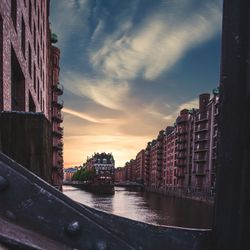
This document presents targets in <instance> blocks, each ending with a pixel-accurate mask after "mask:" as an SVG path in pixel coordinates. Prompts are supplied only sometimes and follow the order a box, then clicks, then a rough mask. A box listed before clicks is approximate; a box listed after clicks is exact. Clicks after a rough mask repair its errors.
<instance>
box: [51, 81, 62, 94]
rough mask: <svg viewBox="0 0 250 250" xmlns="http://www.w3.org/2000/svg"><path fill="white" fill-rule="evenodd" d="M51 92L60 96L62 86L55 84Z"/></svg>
mask: <svg viewBox="0 0 250 250" xmlns="http://www.w3.org/2000/svg"><path fill="white" fill-rule="evenodd" d="M52 89H53V91H56V92H57V94H58V95H62V94H63V91H64V87H63V85H61V84H59V83H57V84H56V85H53V86H52Z"/></svg>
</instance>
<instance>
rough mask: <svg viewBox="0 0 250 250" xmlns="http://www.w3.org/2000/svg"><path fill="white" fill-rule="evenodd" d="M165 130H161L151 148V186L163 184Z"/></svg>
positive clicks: (157, 186)
mask: <svg viewBox="0 0 250 250" xmlns="http://www.w3.org/2000/svg"><path fill="white" fill-rule="evenodd" d="M163 140H164V131H163V130H161V131H160V132H159V134H158V136H157V138H156V139H155V140H153V141H152V143H151V148H150V168H149V187H150V188H152V189H157V188H160V187H161V186H162V153H163Z"/></svg>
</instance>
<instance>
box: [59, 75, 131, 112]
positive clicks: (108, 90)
mask: <svg viewBox="0 0 250 250" xmlns="http://www.w3.org/2000/svg"><path fill="white" fill-rule="evenodd" d="M63 82H66V83H67V82H70V85H66V88H67V89H68V90H70V91H71V92H72V93H74V94H75V95H79V96H82V97H84V96H85V97H88V98H90V99H91V100H93V101H95V102H96V103H98V104H100V105H103V106H105V107H107V108H110V109H115V110H117V109H118V110H119V109H122V108H124V102H125V101H126V97H127V96H128V94H129V91H130V86H129V84H128V82H126V81H123V82H122V81H114V80H113V79H108V78H107V79H105V78H104V79H101V78H97V79H96V78H89V77H87V76H84V75H80V74H77V73H74V72H68V73H67V74H65V75H64V78H63Z"/></svg>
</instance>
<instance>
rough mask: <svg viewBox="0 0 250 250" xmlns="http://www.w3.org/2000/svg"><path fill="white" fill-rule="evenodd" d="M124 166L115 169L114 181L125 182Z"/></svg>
mask: <svg viewBox="0 0 250 250" xmlns="http://www.w3.org/2000/svg"><path fill="white" fill-rule="evenodd" d="M125 180H126V179H125V168H124V167H119V168H116V169H115V182H125Z"/></svg>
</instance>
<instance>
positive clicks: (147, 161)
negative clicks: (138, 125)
mask: <svg viewBox="0 0 250 250" xmlns="http://www.w3.org/2000/svg"><path fill="white" fill-rule="evenodd" d="M150 151H151V142H148V144H147V147H146V149H145V167H144V178H143V182H144V185H145V186H149V173H150Z"/></svg>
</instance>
